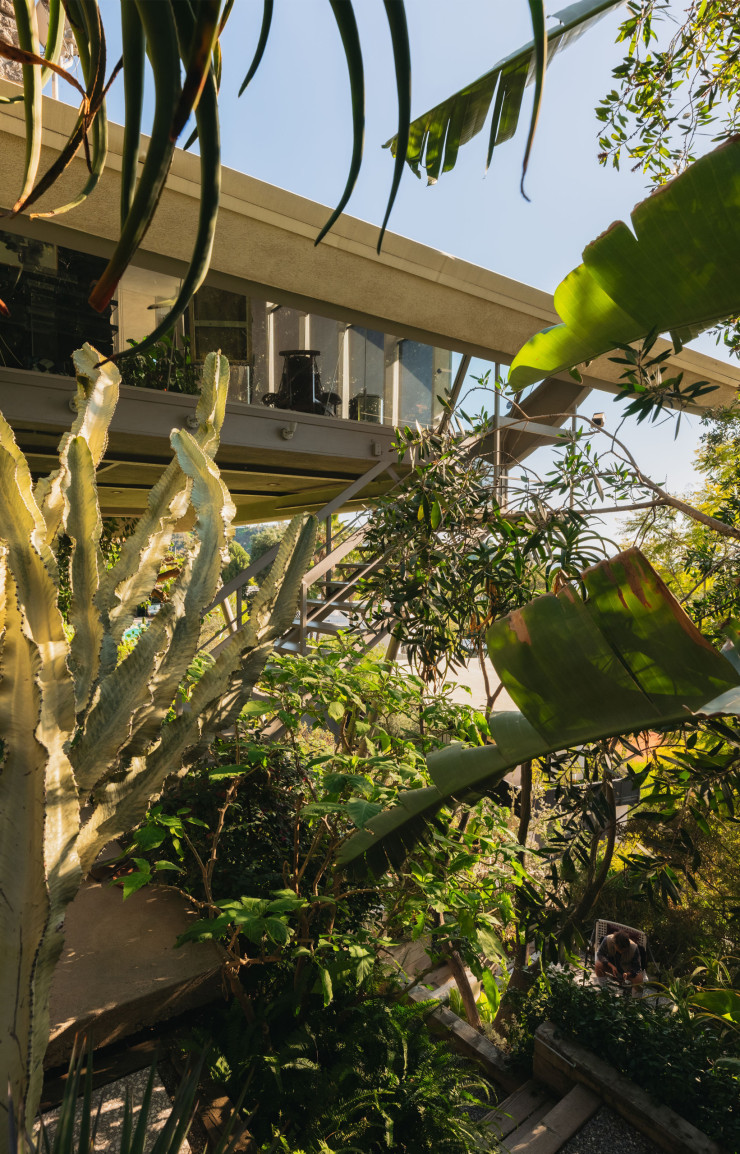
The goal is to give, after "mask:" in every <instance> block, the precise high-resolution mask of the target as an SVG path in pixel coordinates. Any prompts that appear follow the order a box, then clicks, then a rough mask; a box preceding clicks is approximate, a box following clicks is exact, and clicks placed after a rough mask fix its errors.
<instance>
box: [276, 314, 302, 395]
mask: <svg viewBox="0 0 740 1154" xmlns="http://www.w3.org/2000/svg"><path fill="white" fill-rule="evenodd" d="M304 317H305V313H299V312H298V311H297V310H296V309H291V308H289V307H288V306H287V305H276V304H270V303H268V305H267V328H268V339H269V344H270V392H273V393H276V392H277V391H278V389H279V388H280V379H281V377H282V375H283V357H282V353H283V352H285V351H289V350H290V349H301V348H303V347H304V346H303V341H302V339H301V335H302V334H301V322H302V321H303V320H304Z"/></svg>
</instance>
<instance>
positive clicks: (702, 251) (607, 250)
mask: <svg viewBox="0 0 740 1154" xmlns="http://www.w3.org/2000/svg"><path fill="white" fill-rule="evenodd" d="M739 155H740V139H738V137H736V136H732V137H730V138H729V139H728V140H726V141H725V142H724V143H723V144H721V145H720V146H719V147H718V148H715V149H714V151H712V152H710V153H708V154H707V155H705V156H703V157H701V158H700V159H699V160H697V161H695V162H694V163H693V164H692V165H690V167H689V168H687V169H686V171H685V172H682V173H681V174H680V175H679V176H677V177H676V178H675V180H673V181H671V182H670V184H667V185H665V186H664V187H663V188H662V189H661V192H660V195H659V196H651V197H648V198H647V199H646V200H643V201H640V203H639V204H637V205H635V207H634V208H633V209H632V212H631V214H630V223H631V227H628V225H627V224H625V223H624V221H616V222H615V223H613V224H612V225H610V227H609V228H608V229H607V230H606V231H605V232H602V233H601V235H600V236H598V237H597V238H596V239H595V240H593V241H592V242H591V243H590V244H589V245H587V246H586V248H585V249H584V250H583V262H582V263H581V264H580V265H579V266H578V267H577V268H575V269H573V271H572V272H570V273H569V274H568V276H567V277H566V278H565V279H564V280H563V281H561V283H560V284H559V285H558V287H557V289H556V290H555V297H554V303H555V308H556V310H557V312H558V314H559V316H560V317H561V318H562V324H559V325H554V326H551V327H550V328H548V329H545V330H543V331H542V332H539V333H537V334H536V335H535V336H533V337H531V338H530V339H529V340H528V341H527V343H526V344H525V345H524V346H523V347H522V348H521V349H520V350H519V352H518V353H517V355H516V356H515V358H514V360H513V361H512V363H511V369H510V371H509V384H510V386H511V387H512V388H514V389H517V390H523V389H525V388H526V387H527V386H528V385H530V384H532V383H534V382H535V381H541V380H542V379H543V378H545V377H547V376H550V375H552V374H556V373H559V372H562V371H563V370H570V369H574V368H576V366H578V365H581V364H583V363H584V362H586V361H592V360H594V359H595V358H596V357H598V356H600V355H601V354H603V353H608V352H610V351H611V350H612V349H613V348H615V347H616V346H617V343H619V344H620V345H625V344H632V343H633V342H635V341H638V340H641V339H642V338H644V337H646V336H647V335H648V334H649V333H653V332H656V333H665V332H670V333H671V336H672V338H673V342H674V345H675V346H676V347H680V346H681V345H682V344H684V343H685V342H686V341H688V340H691V339H693V338H694V337H696V336H698V334H699V333H701V332H703V331H704V330H705V329H707V328H709V327H710V326H711V325H713V324H716V323H717V322H719V321H723V320H725V318H727V317H729V316H735V315H737V313H738V312H739V311H740V291H739V290H738V287H737V285H736V284H735V283H734V282H733V281H732V280H724V281H722V280H720V279H719V278H715V277H713V276H712V275H711V270H712V269H713V268H714V267H715V266H716V265H717V264H718V263H722V262H724V261H726V260H729V261H731V260H733V259H737V258H738V255H740V228H739V227H738V206H739V205H740V167H739V165H738V156H739ZM688 238H690V243H688Z"/></svg>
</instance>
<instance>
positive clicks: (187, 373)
mask: <svg viewBox="0 0 740 1154" xmlns="http://www.w3.org/2000/svg"><path fill="white" fill-rule="evenodd" d="M128 343H129V345H130V346H131V348H132V350H133V352H132V354H131V355H130V356H128V357H124V359H123V360H122V361H121V382H122V384H124V385H134V386H135V387H137V388H141V389H159V390H161V391H162V392H170V393H191V394H192V393H199V392H200V377H201V372H202V367H201V366H200V365H198V364H196V362H195V361H194V360H193V357H192V355H191V352H190V338H189V337H188V336H180V337H178V339H177V341H175V340H174V338H173V336H172V333H167V334H165V335H164V336H163V337H161V338H160V339H159V340H158V341H157V342H156V344H154V345H148V346H146V347H144V348H143V349H142V351H141V352H139V351H138V350H137V345H138V344H139V343H140V342H139V341H135V340H131V339H130V340H129V342H128Z"/></svg>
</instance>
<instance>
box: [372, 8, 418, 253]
mask: <svg viewBox="0 0 740 1154" xmlns="http://www.w3.org/2000/svg"><path fill="white" fill-rule="evenodd" d="M383 3H384V5H385V14H386V18H387V20H388V27H389V28H390V33H391V43H392V45H393V63H394V65H395V70H396V92H397V96H398V133H397V135H396V138H395V139H396V148H395V153H394V156H395V166H394V169H393V183H392V184H391V191H390V196H389V197H388V205H387V207H386V210H385V216H384V217H383V223H382V225H381V227H380V235H379V237H378V248H377V251H378V252H380V249H381V247H382V244H383V237H384V236H385V230H386V228H387V225H388V221H389V219H390V215H391V211H392V209H393V205H394V203H395V200H396V196H397V194H398V189H399V186H400V184H401V177H402V176H403V166H404V164H405V163H406V155H407V153H408V146H409V135H410V131H411V129H410V123H409V122H410V120H411V48H410V45H409V30H408V24H407V23H406V10H405V8H404V6H403V4H399V3H398V0H383Z"/></svg>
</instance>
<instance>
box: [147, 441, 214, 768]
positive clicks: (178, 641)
mask: <svg viewBox="0 0 740 1154" xmlns="http://www.w3.org/2000/svg"><path fill="white" fill-rule="evenodd" d="M171 439H172V444H173V446H174V448H175V451H176V453H177V457H178V461H179V462H180V467H181V468H182V470H183V472H184V473H185V475H186V476H187V477H188V478H189V479H190V480H191V482H192V502H193V506H194V508H195V512H196V521H195V533H196V536H197V537H198V542H199V544H198V550H197V553H196V554H195V557H194V558H193V559H192V560H191V561H189V562H188V564H187V566H186V567H185V569H183V571H182V573H181V575H180V578H179V579H178V581H177V583H176V587H175V589H174V590H173V591H172V593H171V595H170V596H171V598H172V597H176V598H177V604H178V610H177V614H176V616H177V621H176V624H175V627H174V630H173V633H172V639H171V641H170V644H169V647H168V649H167V652H166V654H165V655H164V659H163V660H162V662H161V663H160V666H159V668H158V670H157V671H156V673H155V675H154V676H153V677H152V678H151V679H150V683H149V685H150V690H151V697H150V700H149V702H148V703H147V704H146V705H145V707H144V708H143V709H142V710H141V711H140V713H139V715H138V716H137V717H136V719H135V723H134V733H135V736H134V738H133V740H132V742H131V743H130V745H129V746H128V747H127V748H126V750H125V751H124V752H125V754H126V755H127V756H128V755H139V754H142V753H145V752H146V750H147V749H148V748H149V746H150V745H151V744H152V742H153V741H154V740H155V739H156V737H157V736H158V735H159V731H160V727H161V724H162V721H163V720H164V717H165V715H166V714H167V711H168V710H169V708H170V707H171V705H172V702H173V701H174V698H175V694H176V693H177V688H178V686H179V685H180V683H181V681H182V679H183V677H184V676H185V673H186V672H187V669H188V667H189V665H190V663H191V661H192V660H193V657H194V656H195V652H196V649H197V647H198V641H199V639H200V632H201V619H202V616H203V611H204V610H205V609H206V607H207V606H208V605H210V603H211V601H212V600H213V596H214V594H215V592H216V589H217V587H218V585H219V582H220V577H221V567H222V564H223V561H222V554H223V551H224V549H225V547H226V542H227V534H228V529H229V526H230V524H231V521H232V519H233V517H234V513H235V511H236V509H235V506H234V504H233V502H232V500H231V498H230V496H229V493H228V490H227V489H226V486H225V485H224V483H223V481H222V480H221V478H220V476H219V473H218V470H217V468H216V466H215V465H214V464H213V462H212V461H211V459H210V457H208V456H207V455H206V453H204V452H203V450H202V449H201V448H200V446H199V445H198V443H197V441H196V440H195V439H194V438H193V437H191V436H190V434H189V433H186V432H180V431H175V432H173V434H172V438H171Z"/></svg>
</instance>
